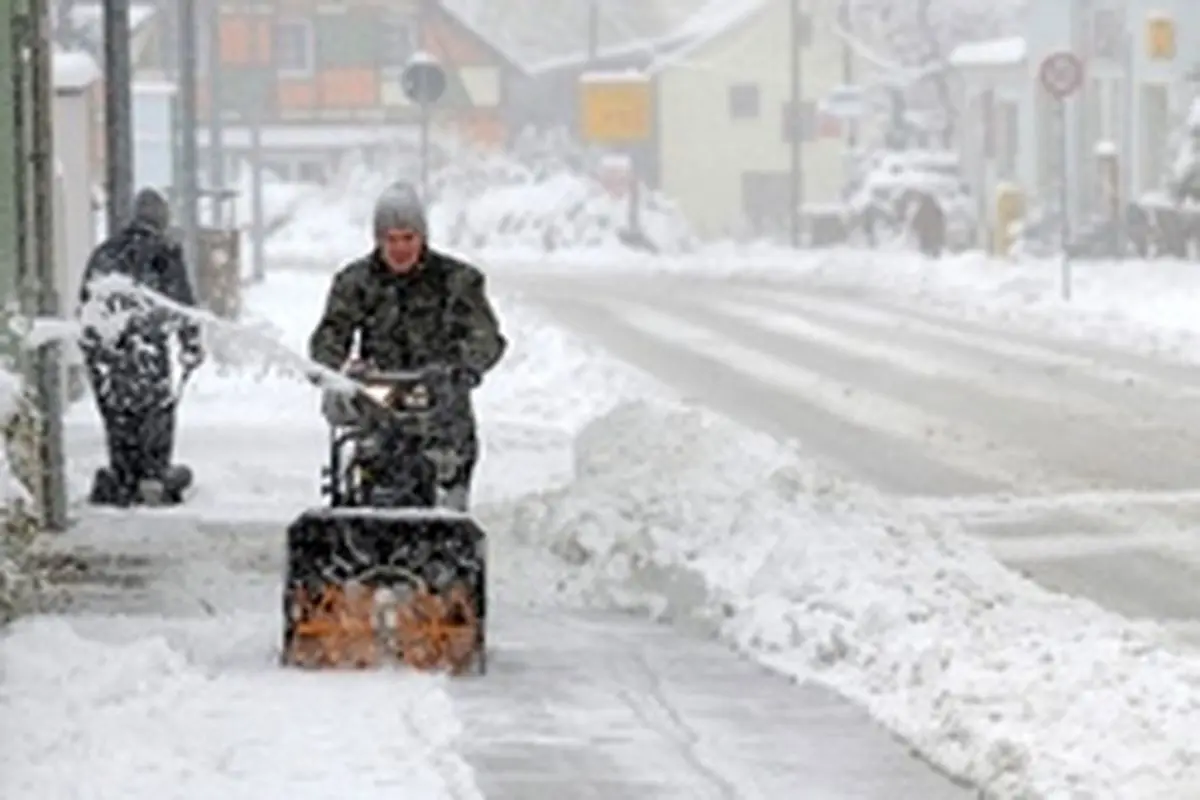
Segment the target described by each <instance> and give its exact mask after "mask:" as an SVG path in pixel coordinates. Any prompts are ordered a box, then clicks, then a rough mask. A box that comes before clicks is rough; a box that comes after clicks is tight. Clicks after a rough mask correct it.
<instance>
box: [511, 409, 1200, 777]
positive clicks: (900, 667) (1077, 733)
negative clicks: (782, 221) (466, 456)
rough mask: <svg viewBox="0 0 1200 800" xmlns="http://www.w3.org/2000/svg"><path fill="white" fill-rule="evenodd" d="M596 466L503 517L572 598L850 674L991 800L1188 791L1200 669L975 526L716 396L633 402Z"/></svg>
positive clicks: (596, 436) (869, 702) (591, 438)
mask: <svg viewBox="0 0 1200 800" xmlns="http://www.w3.org/2000/svg"><path fill="white" fill-rule="evenodd" d="M577 445H578V449H577V456H576V465H575V466H576V470H575V472H576V478H575V480H574V481H573V482H572V483H571V484H570V485H569V486H566V487H564V488H562V489H560V490H556V491H552V492H548V493H544V494H540V495H537V496H532V497H528V498H526V499H525V500H523V501H520V502H518V503H516V504H514V505H512V506H509V507H507V508H506V509H504V510H503V512H497V513H498V514H499V513H502V514H503V515H504V517H505V519H506V520H507V521H506V522H504V523H492V522H489V524H503V525H505V527H506V528H507V529H508V530H511V531H512V535H513V536H515V537H518V538H519V541H520V542H521V543H522V544H523V545H524V546H525V547H527V548H531V549H532V550H534V551H548V552H551V553H553V554H555V556H556V557H557V558H558V559H559V561H560V567H561V578H560V580H559V582H558V583H559V587H560V597H559V598H557V599H558V600H562V599H567V600H571V601H574V602H581V603H587V604H600V605H604V606H616V607H620V608H624V609H631V610H638V611H643V612H650V613H652V614H654V615H655V616H657V617H660V618H663V619H667V620H671V621H673V622H676V623H679V624H683V625H687V626H701V627H702V628H703V629H705V630H709V631H713V632H716V633H719V634H720V635H721V636H722V637H723V638H724V639H725V640H727V641H728V642H730V643H731V644H733V645H734V646H736V647H737V648H738V649H740V650H742V651H744V652H745V653H747V654H749V655H751V656H754V657H756V658H758V659H760V660H761V661H763V662H764V663H766V664H768V665H769V666H772V667H773V668H775V669H779V670H782V671H785V672H788V673H791V674H793V675H795V676H796V677H797V678H799V679H813V680H818V681H821V682H822V683H825V684H828V685H830V686H832V687H834V688H835V689H836V690H838V691H839V692H841V693H843V694H844V695H846V696H847V697H849V698H851V699H852V700H854V701H856V702H858V703H860V704H862V705H863V706H865V707H866V708H868V709H869V710H870V711H871V713H872V714H873V715H874V716H875V717H877V718H878V719H880V720H881V721H882V722H883V723H885V724H886V725H887V726H889V727H890V728H891V729H892V730H894V731H895V732H896V733H898V734H899V735H901V736H902V737H904V738H905V739H906V740H908V741H909V742H911V743H912V744H913V745H914V746H915V747H917V748H918V749H919V750H920V751H921V752H923V753H924V754H925V755H926V756H928V757H929V758H930V759H931V760H933V761H934V762H936V763H938V764H939V765H941V766H942V767H944V768H945V769H947V770H949V771H951V772H953V773H955V774H957V775H961V776H964V777H967V778H969V779H971V780H972V781H977V782H978V783H979V784H980V785H981V786H983V787H985V788H986V789H987V792H988V796H991V797H1008V798H1011V797H1067V796H1070V797H1095V798H1114V799H1115V798H1126V797H1138V798H1146V800H1151V799H1152V798H1168V797H1170V798H1175V797H1182V796H1186V795H1187V794H1188V792H1189V791H1191V790H1192V789H1193V788H1194V787H1195V786H1196V785H1197V782H1200V742H1197V740H1196V737H1195V736H1194V732H1195V730H1196V728H1197V726H1198V725H1200V663H1196V662H1194V661H1185V660H1183V659H1181V658H1179V657H1176V656H1173V655H1171V654H1169V653H1168V652H1167V650H1166V649H1165V648H1164V647H1162V646H1160V645H1159V644H1158V641H1157V638H1156V637H1157V636H1158V635H1159V631H1157V630H1156V629H1154V628H1151V627H1148V626H1147V627H1133V626H1131V625H1129V624H1128V623H1125V622H1124V621H1122V620H1121V619H1119V618H1117V617H1115V616H1114V615H1111V614H1108V613H1107V612H1104V611H1102V610H1100V609H1098V608H1096V607H1094V606H1092V605H1091V604H1088V603H1086V602H1081V601H1077V600H1071V599H1067V598H1062V597H1058V596H1054V595H1051V594H1050V593H1048V592H1046V591H1044V590H1042V589H1040V588H1039V587H1037V586H1035V585H1034V584H1032V583H1030V582H1028V581H1026V580H1024V579H1023V578H1021V577H1019V576H1018V575H1016V574H1015V573H1013V572H1011V571H1009V570H1007V569H1005V568H1004V567H1003V566H1002V565H1000V564H999V563H998V562H997V561H996V560H995V559H994V558H992V557H991V556H990V555H989V554H988V553H987V552H986V550H985V549H984V548H983V546H982V545H981V544H979V543H977V542H976V541H975V540H973V539H971V538H969V537H968V536H967V535H966V534H965V533H962V532H960V531H958V530H954V529H950V528H946V527H941V528H931V527H929V526H927V525H926V524H923V523H922V522H920V521H919V520H917V519H908V518H905V515H904V513H903V511H902V510H898V509H897V508H896V504H895V502H894V501H892V502H889V501H887V500H886V499H884V498H882V497H877V496H874V495H872V494H871V493H869V492H867V491H864V490H862V489H859V488H857V487H851V486H848V485H842V484H839V483H836V482H833V481H830V480H828V479H826V478H824V477H823V476H822V475H821V474H820V473H819V472H817V471H816V470H815V469H813V468H809V467H807V466H804V465H803V464H802V463H800V462H799V461H798V460H797V458H796V457H795V455H794V454H792V453H789V452H787V451H786V450H785V449H784V448H782V447H780V446H779V445H776V444H774V443H772V442H771V441H770V440H768V439H766V438H765V437H756V436H755V435H753V434H751V433H749V432H747V431H745V430H742V429H740V428H739V427H736V426H734V425H733V424H732V423H729V422H726V421H723V420H720V419H718V418H716V417H713V416H711V415H708V414H706V413H704V412H701V411H696V410H686V409H681V408H680V407H678V406H674V405H669V404H664V403H659V402H635V403H631V404H626V405H622V406H620V407H618V408H616V409H614V410H613V411H612V412H611V413H609V414H608V415H606V416H605V417H602V418H600V419H598V420H596V421H595V422H594V423H592V424H591V425H589V426H587V427H586V428H585V429H584V430H583V431H582V432H581V434H580V436H579V439H578V443H577Z"/></svg>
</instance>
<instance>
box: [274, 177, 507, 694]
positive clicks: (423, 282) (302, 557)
mask: <svg viewBox="0 0 1200 800" xmlns="http://www.w3.org/2000/svg"><path fill="white" fill-rule="evenodd" d="M374 233H375V247H374V249H373V250H372V251H371V253H369V254H368V255H366V256H364V257H363V258H360V259H358V260H356V261H353V262H351V263H350V264H348V265H347V266H345V267H344V268H343V269H342V270H341V271H339V272H338V273H337V275H336V276H335V277H334V279H333V285H332V287H331V288H330V290H329V296H328V298H327V299H326V303H325V311H324V313H323V314H322V316H321V319H320V321H319V322H318V323H317V327H316V329H315V330H314V331H313V333H312V337H311V339H310V342H309V355H310V358H311V359H312V360H313V361H314V362H317V363H319V364H321V365H322V366H324V367H326V368H327V369H330V370H339V369H340V370H344V371H345V372H347V373H348V375H349V377H350V378H351V379H352V380H353V381H354V383H355V385H356V387H357V388H356V390H355V391H353V392H346V391H345V387H335V388H329V387H326V393H325V398H324V400H323V403H322V410H323V412H324V413H325V416H326V419H327V421H328V422H329V423H330V426H331V429H330V434H331V435H330V461H329V465H328V466H327V467H326V468H325V470H324V471H323V475H324V477H325V481H324V483H323V487H324V493H325V494H327V495H328V496H329V498H330V505H329V506H328V507H322V508H310V509H308V510H306V511H305V512H303V513H302V514H301V515H300V516H299V517H298V518H297V519H296V520H294V521H293V522H292V524H291V525H290V526H289V527H288V533H287V571H286V575H285V578H284V597H283V612H284V624H283V647H282V651H281V662H282V663H283V664H284V665H289V666H301V667H309V668H313V667H315V668H333V667H359V668H365V667H371V666H375V665H379V664H382V663H384V662H387V661H392V660H398V661H400V662H403V663H406V664H408V665H410V666H412V667H415V668H417V669H422V670H430V669H435V670H449V671H450V672H452V673H454V674H463V673H464V672H466V671H468V670H470V669H471V667H472V666H474V668H475V669H476V670H477V671H478V672H480V673H482V672H485V671H486V663H487V635H486V618H487V578H486V561H487V543H486V535H485V534H484V532H483V530H482V529H481V528H480V527H479V526H478V525H477V524H476V522H475V520H474V519H473V518H472V517H471V516H470V515H469V514H468V513H467V507H468V505H469V497H470V488H471V478H472V475H473V473H474V468H475V462H476V459H477V457H478V451H479V444H478V439H477V436H476V431H475V415H474V411H473V409H472V406H471V391H472V390H473V389H475V388H476V387H478V386H479V384H480V382H481V381H482V379H483V376H484V375H485V374H486V373H487V372H488V371H489V370H491V369H492V368H493V367H495V366H496V364H497V363H498V362H499V361H500V359H501V358H502V357H503V355H504V352H505V350H506V348H507V342H506V340H505V338H504V336H503V335H502V334H501V332H500V324H499V321H498V320H497V317H496V314H495V312H494V311H493V310H492V307H491V304H490V303H489V301H488V298H487V295H486V293H485V290H484V278H483V274H482V273H481V272H480V271H479V270H478V269H476V268H475V267H473V266H471V265H470V264H466V263H464V262H462V261H459V260H456V259H453V258H450V257H449V256H447V255H444V254H442V253H439V252H436V251H434V250H431V249H430V248H429V246H428V243H427V241H426V233H427V230H426V218H425V211H424V208H423V207H422V204H421V202H420V200H419V199H418V197H417V194H416V192H415V191H413V189H412V188H411V187H409V186H407V185H404V184H396V185H393V186H392V187H390V188H389V189H388V190H387V191H385V192H384V193H383V195H382V196H381V197H380V198H379V201H378V203H377V204H376V207H375V215H374ZM356 338H357V340H358V342H357V344H358V347H357V352H352V351H353V345H354V343H355V339H356ZM314 382H316V383H318V384H321V383H324V381H322V380H320V378H319V377H317V376H314ZM439 489H440V492H439ZM439 494H441V495H442V496H441V497H439V496H438V495H439Z"/></svg>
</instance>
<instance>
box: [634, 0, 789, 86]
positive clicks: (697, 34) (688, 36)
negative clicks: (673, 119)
mask: <svg viewBox="0 0 1200 800" xmlns="http://www.w3.org/2000/svg"><path fill="white" fill-rule="evenodd" d="M768 2H770V0H706V2H705V5H704V7H703V8H701V9H700V10H699V11H697V12H696V13H694V14H692V16H691V17H689V18H688V20H687V22H685V23H684V24H683V26H682V27H681V28H680V29H679V38H680V39H681V40H682V41H684V42H685V44H683V45H682V46H680V47H677V48H675V49H673V50H671V51H670V52H668V53H664V54H663V55H662V56H661V57H659V58H657V59H655V61H654V64H653V67H652V69H654V70H660V69H663V68H665V67H668V66H670V65H672V64H679V63H681V62H683V61H686V60H687V57H688V56H689V55H691V54H693V53H694V52H695V51H696V50H697V49H699V48H701V47H703V46H704V45H706V44H708V43H709V42H711V41H712V40H713V39H715V38H717V37H718V36H721V35H723V34H725V33H727V32H729V31H731V30H733V29H734V28H736V27H737V26H739V25H741V24H743V23H745V22H749V21H750V20H752V19H754V17H755V16H756V15H757V14H758V13H759V12H760V11H762V9H763V7H764V6H766V5H767V3H768Z"/></svg>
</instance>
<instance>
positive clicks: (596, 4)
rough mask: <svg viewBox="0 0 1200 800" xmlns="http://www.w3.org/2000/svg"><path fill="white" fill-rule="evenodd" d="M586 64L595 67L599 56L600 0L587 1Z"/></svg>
mask: <svg viewBox="0 0 1200 800" xmlns="http://www.w3.org/2000/svg"><path fill="white" fill-rule="evenodd" d="M587 43H588V49H587V52H588V66H589V67H591V68H593V69H594V68H595V67H596V61H597V60H599V58H600V0H590V2H589V3H588V36H587Z"/></svg>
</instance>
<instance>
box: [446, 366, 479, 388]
mask: <svg viewBox="0 0 1200 800" xmlns="http://www.w3.org/2000/svg"><path fill="white" fill-rule="evenodd" d="M450 379H451V380H452V381H454V385H455V386H457V387H459V388H461V389H464V390H467V391H470V390H471V389H477V388H479V384H480V383H482V382H483V376H481V375H480V374H479V373H478V372H477V371H476V370H473V369H471V368H470V367H465V366H459V367H455V368H454V370H453V371H452V372H451V373H450Z"/></svg>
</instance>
